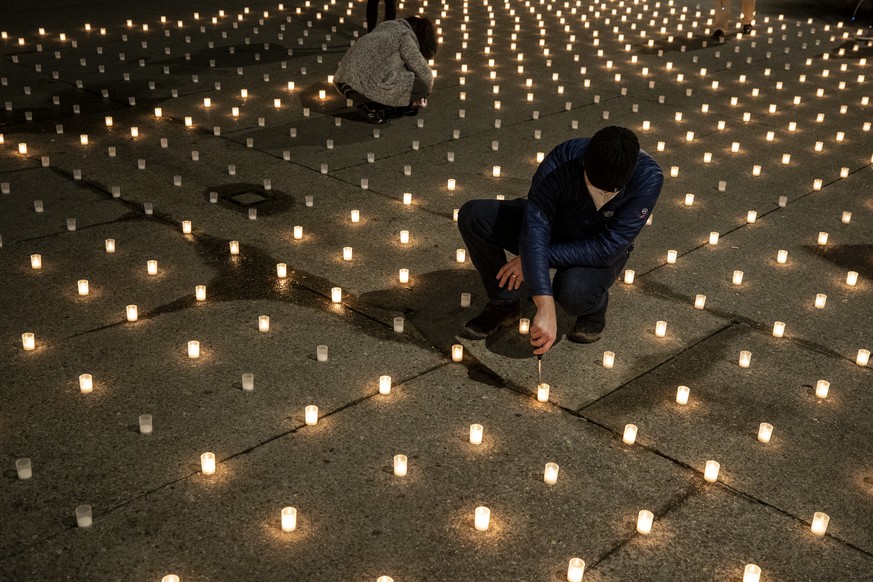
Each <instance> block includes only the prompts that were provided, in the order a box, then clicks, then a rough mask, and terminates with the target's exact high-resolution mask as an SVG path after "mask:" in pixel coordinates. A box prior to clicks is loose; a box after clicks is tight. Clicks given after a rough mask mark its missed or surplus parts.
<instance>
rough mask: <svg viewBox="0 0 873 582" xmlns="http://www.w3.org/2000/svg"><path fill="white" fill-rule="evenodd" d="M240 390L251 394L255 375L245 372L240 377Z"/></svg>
mask: <svg viewBox="0 0 873 582" xmlns="http://www.w3.org/2000/svg"><path fill="white" fill-rule="evenodd" d="M242 389H243V390H244V391H246V392H251V391H252V390H254V389H255V375H254V374H252V373H250V372H247V373H245V374H243V375H242Z"/></svg>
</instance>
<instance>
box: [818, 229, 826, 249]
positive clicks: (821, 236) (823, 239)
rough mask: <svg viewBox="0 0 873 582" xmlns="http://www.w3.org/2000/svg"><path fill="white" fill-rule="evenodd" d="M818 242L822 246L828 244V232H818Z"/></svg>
mask: <svg viewBox="0 0 873 582" xmlns="http://www.w3.org/2000/svg"><path fill="white" fill-rule="evenodd" d="M818 244H819V245H820V246H824V245H826V244H828V233H826V232H820V233H818Z"/></svg>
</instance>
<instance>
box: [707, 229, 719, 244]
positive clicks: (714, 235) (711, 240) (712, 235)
mask: <svg viewBox="0 0 873 582" xmlns="http://www.w3.org/2000/svg"><path fill="white" fill-rule="evenodd" d="M709 244H711V245H717V244H718V233H717V232H711V233H709Z"/></svg>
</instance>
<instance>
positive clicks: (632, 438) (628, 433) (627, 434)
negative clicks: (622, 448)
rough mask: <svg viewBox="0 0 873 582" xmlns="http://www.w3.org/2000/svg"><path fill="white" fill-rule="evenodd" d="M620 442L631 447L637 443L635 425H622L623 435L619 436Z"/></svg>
mask: <svg viewBox="0 0 873 582" xmlns="http://www.w3.org/2000/svg"><path fill="white" fill-rule="evenodd" d="M621 440H622V442H623V443H624V444H626V445H632V444H634V443H635V442H637V425H635V424H626V425H624V433H623V434H622V436H621Z"/></svg>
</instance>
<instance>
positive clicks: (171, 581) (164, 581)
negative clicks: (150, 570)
mask: <svg viewBox="0 0 873 582" xmlns="http://www.w3.org/2000/svg"><path fill="white" fill-rule="evenodd" d="M161 582H179V577H178V576H176V575H175V574H167V575H166V576H164V577H163V578H161Z"/></svg>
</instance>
